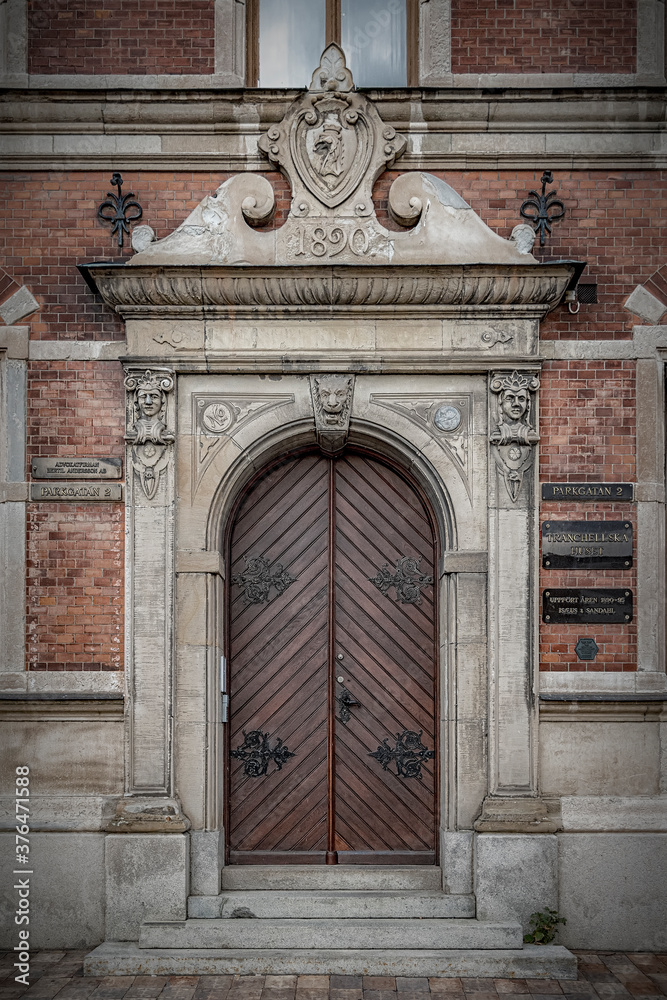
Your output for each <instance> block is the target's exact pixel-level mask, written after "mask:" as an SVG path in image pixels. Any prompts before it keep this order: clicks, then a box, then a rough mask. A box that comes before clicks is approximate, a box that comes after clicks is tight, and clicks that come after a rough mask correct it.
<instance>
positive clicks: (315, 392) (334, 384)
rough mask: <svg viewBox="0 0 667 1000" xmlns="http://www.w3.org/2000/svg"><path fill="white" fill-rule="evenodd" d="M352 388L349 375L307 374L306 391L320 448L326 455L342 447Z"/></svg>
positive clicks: (346, 429)
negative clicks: (308, 384)
mask: <svg viewBox="0 0 667 1000" xmlns="http://www.w3.org/2000/svg"><path fill="white" fill-rule="evenodd" d="M353 389H354V376H353V375H315V376H311V380H310V391H311V395H312V399H313V410H314V413H315V428H316V431H317V439H318V443H319V445H320V447H321V448H322V450H323V451H325V452H326V453H327V454H333V453H335V452H337V451H341V449H342V448H344V447H345V442H346V440H347V434H348V429H349V424H350V409H351V406H352V392H353Z"/></svg>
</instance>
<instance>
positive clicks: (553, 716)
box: [540, 694, 667, 722]
mask: <svg viewBox="0 0 667 1000" xmlns="http://www.w3.org/2000/svg"><path fill="white" fill-rule="evenodd" d="M666 708H667V699H666V696H665V695H662V694H655V695H651V694H645V695H633V694H629V695H626V696H625V697H624V696H623V695H618V694H616V695H614V694H597V695H595V694H583V695H558V694H554V695H544V694H541V695H540V722H660V721H663V718H664V719H666V720H667V715H665V709H666Z"/></svg>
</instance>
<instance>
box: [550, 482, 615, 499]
mask: <svg viewBox="0 0 667 1000" xmlns="http://www.w3.org/2000/svg"><path fill="white" fill-rule="evenodd" d="M634 498H635V484H634V483H542V499H543V500H586V501H589V500H634Z"/></svg>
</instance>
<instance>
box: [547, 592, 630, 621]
mask: <svg viewBox="0 0 667 1000" xmlns="http://www.w3.org/2000/svg"><path fill="white" fill-rule="evenodd" d="M542 621H543V622H547V623H549V624H550V625H600V624H602V623H606V624H611V625H613V624H623V625H627V623H628V622H631V621H632V591H631V590H626V589H625V587H619V588H598V587H579V588H576V589H575V588H572V589H569V588H568V589H566V588H553V589H551V588H549V589H547V590H544V591H542Z"/></svg>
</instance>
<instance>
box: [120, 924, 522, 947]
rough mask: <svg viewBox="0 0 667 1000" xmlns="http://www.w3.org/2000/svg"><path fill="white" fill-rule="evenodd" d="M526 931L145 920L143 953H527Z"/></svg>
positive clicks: (497, 927)
mask: <svg viewBox="0 0 667 1000" xmlns="http://www.w3.org/2000/svg"><path fill="white" fill-rule="evenodd" d="M522 942H523V933H522V930H521V925H520V924H518V923H514V922H511V921H504V922H502V923H501V922H494V921H485V920H458V919H444V920H409V919H398V920H397V919H389V918H384V919H380V920H376V919H373V918H372V917H367V918H365V919H359V918H352V917H351V918H348V919H347V920H336V919H322V918H312V919H308V920H300V919H292V920H282V919H277V920H276V919H264V920H229V919H226V918H219V919H217V920H216V919H208V920H197V919H193V920H183V921H162V920H154V921H153V920H145V921H144V922H143V924H142V925H141V930H140V933H139V947H140V948H176V949H182V948H198V949H202V948H215V949H223V948H232V949H238V948H243V949H253V948H262V949H274V948H280V949H290V948H306V949H309V950H316V949H320V948H326V949H327V950H329V951H331V950H338V949H346V948H355V949H363V950H375V949H393V948H400V949H402V950H404V951H405V950H410V949H413V948H416V949H427V950H428V949H433V948H454V949H459V948H479V949H488V948H521V945H522Z"/></svg>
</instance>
